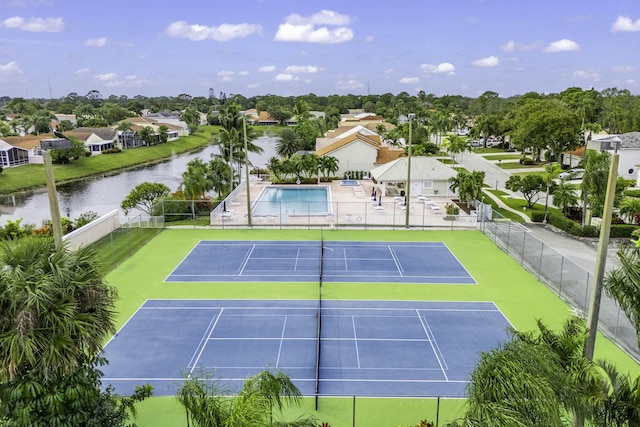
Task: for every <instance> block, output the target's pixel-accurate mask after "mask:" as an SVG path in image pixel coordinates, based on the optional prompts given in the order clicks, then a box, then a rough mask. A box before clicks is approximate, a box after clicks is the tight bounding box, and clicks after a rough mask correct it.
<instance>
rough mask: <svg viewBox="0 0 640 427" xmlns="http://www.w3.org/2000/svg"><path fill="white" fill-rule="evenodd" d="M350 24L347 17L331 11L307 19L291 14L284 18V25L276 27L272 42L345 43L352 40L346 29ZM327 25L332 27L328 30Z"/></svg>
mask: <svg viewBox="0 0 640 427" xmlns="http://www.w3.org/2000/svg"><path fill="white" fill-rule="evenodd" d="M350 22H351V17H350V16H349V15H342V14H340V13H338V12H334V11H331V10H322V11H320V12H318V13H314V14H313V15H311V16H309V17H304V16H300V15H298V14H296V13H292V14H291V15H289V16H287V17H286V18H285V22H284V23H282V24H280V25H279V26H278V31H277V32H276V35H275V36H274V38H273V40H274V41H279V42H306V43H331V44H336V43H345V42H348V41H350V40H351V39H353V31H352V30H351V29H350V28H349V27H347V25H349V23H350ZM319 25H322V26H319ZM328 25H329V26H332V27H331V28H329V27H328ZM316 26H318V27H316Z"/></svg>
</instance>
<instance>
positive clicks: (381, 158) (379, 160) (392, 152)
mask: <svg viewBox="0 0 640 427" xmlns="http://www.w3.org/2000/svg"><path fill="white" fill-rule="evenodd" d="M402 156H404V150H403V149H399V148H391V147H380V149H379V150H378V157H376V164H377V165H383V164H385V163H389V162H392V161H394V160H396V159H399V158H400V157H402Z"/></svg>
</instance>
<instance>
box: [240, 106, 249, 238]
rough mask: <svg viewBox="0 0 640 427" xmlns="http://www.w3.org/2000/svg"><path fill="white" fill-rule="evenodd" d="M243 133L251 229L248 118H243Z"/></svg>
mask: <svg viewBox="0 0 640 427" xmlns="http://www.w3.org/2000/svg"><path fill="white" fill-rule="evenodd" d="M242 131H243V133H244V180H245V183H246V187H247V225H248V226H249V227H251V189H250V187H251V186H250V185H249V184H250V182H249V148H248V147H249V144H248V142H247V118H246V116H244V115H243V116H242Z"/></svg>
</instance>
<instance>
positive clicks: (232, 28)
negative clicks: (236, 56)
mask: <svg viewBox="0 0 640 427" xmlns="http://www.w3.org/2000/svg"><path fill="white" fill-rule="evenodd" d="M165 34H166V35H168V36H169V37H176V38H184V39H189V40H191V41H202V40H207V39H212V40H215V41H218V42H226V41H229V40H232V39H237V38H240V37H247V36H250V35H252V34H262V26H261V25H257V24H221V25H219V26H217V27H207V26H206V25H199V24H189V23H187V22H185V21H177V22H174V23H172V24H170V25H169V26H168V27H167V28H166V29H165Z"/></svg>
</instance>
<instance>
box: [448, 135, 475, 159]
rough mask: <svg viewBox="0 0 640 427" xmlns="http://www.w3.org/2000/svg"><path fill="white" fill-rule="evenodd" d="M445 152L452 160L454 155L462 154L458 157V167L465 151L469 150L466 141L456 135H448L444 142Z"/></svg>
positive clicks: (454, 157)
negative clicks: (447, 152) (450, 155)
mask: <svg viewBox="0 0 640 427" xmlns="http://www.w3.org/2000/svg"><path fill="white" fill-rule="evenodd" d="M444 143H445V144H446V147H447V151H449V153H451V154H452V157H453V160H454V161H455V160H456V154H458V153H462V154H461V156H460V161H459V162H458V163H457V165H458V166H459V165H460V164H461V163H462V156H463V155H464V152H465V151H468V150H469V146H468V145H467V139H466V138H464V137H461V136H458V135H449V136H448V137H447V138H446V139H445V140H444Z"/></svg>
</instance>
